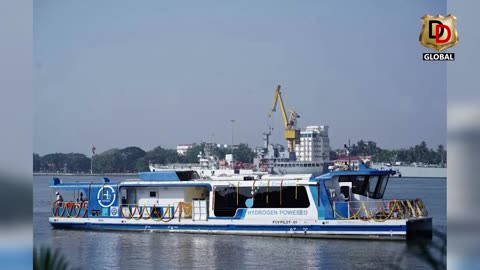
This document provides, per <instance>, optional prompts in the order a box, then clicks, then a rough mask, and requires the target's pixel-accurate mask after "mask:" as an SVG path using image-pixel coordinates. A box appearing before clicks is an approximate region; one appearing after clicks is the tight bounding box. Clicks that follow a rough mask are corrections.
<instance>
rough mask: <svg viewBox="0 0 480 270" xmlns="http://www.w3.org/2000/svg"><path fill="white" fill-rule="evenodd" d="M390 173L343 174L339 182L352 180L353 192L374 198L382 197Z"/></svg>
mask: <svg viewBox="0 0 480 270" xmlns="http://www.w3.org/2000/svg"><path fill="white" fill-rule="evenodd" d="M388 179H389V175H342V176H340V178H339V182H351V183H352V193H355V194H359V195H363V196H366V197H369V198H372V199H381V198H383V194H384V193H385V188H386V187H387V183H388Z"/></svg>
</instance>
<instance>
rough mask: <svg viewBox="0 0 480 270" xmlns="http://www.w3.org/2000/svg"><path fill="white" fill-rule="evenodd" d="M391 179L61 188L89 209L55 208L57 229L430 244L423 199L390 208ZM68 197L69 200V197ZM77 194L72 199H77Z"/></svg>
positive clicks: (149, 175)
mask: <svg viewBox="0 0 480 270" xmlns="http://www.w3.org/2000/svg"><path fill="white" fill-rule="evenodd" d="M392 173H394V172H392V171H380V170H375V169H370V168H367V167H365V166H361V167H360V168H359V170H358V171H332V172H329V173H327V174H324V175H322V176H318V177H313V176H312V175H263V176H262V177H261V179H244V180H235V181H232V180H215V181H212V180H208V179H202V178H201V177H200V176H199V175H198V173H197V172H196V171H188V170H184V171H174V170H170V171H167V170H165V171H159V172H145V173H139V179H129V180H123V181H119V182H116V183H113V182H110V181H109V179H107V178H103V179H102V181H101V182H98V183H62V182H61V181H60V179H58V178H54V179H52V181H51V184H50V187H51V188H52V189H53V190H54V191H56V192H60V193H61V194H67V193H68V194H80V193H83V194H85V195H86V199H87V200H86V201H83V200H80V201H76V200H75V198H71V200H68V201H61V202H60V201H57V202H53V203H52V215H51V217H49V222H50V223H51V225H52V226H53V227H54V228H69V229H98V230H134V231H151V232H183V233H206V234H240V235H264V236H285V237H307V238H319V237H327V238H367V239H406V238H410V237H416V236H418V235H427V236H429V237H431V232H432V218H431V217H429V216H428V212H427V210H426V208H425V205H424V204H423V202H422V201H421V200H420V199H390V200H385V199H384V198H383V194H384V192H385V189H386V187H387V184H388V179H389V177H390V175H391V174H392ZM66 191H69V192H66ZM71 191H73V192H71Z"/></svg>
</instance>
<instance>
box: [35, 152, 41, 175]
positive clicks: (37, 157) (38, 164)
mask: <svg viewBox="0 0 480 270" xmlns="http://www.w3.org/2000/svg"><path fill="white" fill-rule="evenodd" d="M41 164H42V159H41V158H40V155H38V154H37V153H34V154H33V171H34V172H39V171H40V165H41Z"/></svg>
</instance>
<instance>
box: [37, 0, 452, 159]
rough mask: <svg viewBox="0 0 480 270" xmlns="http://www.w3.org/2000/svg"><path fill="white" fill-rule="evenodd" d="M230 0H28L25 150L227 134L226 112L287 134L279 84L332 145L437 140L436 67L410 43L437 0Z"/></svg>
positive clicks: (225, 139) (303, 122)
mask: <svg viewBox="0 0 480 270" xmlns="http://www.w3.org/2000/svg"><path fill="white" fill-rule="evenodd" d="M226 2H227V1H188V2H182V3H179V2H178V1H141V2H140V1H98V0H97V1H45V0H42V1H35V6H34V64H35V67H34V91H35V96H34V122H35V126H34V151H35V152H37V153H40V154H41V155H43V154H46V153H51V152H80V153H85V154H88V153H89V152H90V148H91V145H92V144H95V146H96V147H97V151H98V152H102V151H105V150H107V149H110V148H114V147H115V148H122V147H126V146H131V145H135V146H139V147H142V148H143V149H144V150H150V149H152V148H153V147H155V146H158V145H161V146H164V147H171V148H173V147H175V145H176V144H180V143H190V142H194V141H195V142H199V141H201V140H202V141H210V140H211V139H212V137H213V139H214V140H215V141H217V142H222V143H230V142H231V124H230V121H229V120H230V119H235V120H236V122H235V132H234V136H235V143H238V142H246V143H248V144H249V145H251V146H256V145H260V144H261V143H262V134H261V133H262V132H263V131H266V130H267V128H268V125H269V124H271V125H272V126H273V128H274V131H273V133H274V135H273V136H272V140H273V141H274V142H278V143H283V144H285V143H286V142H285V141H284V139H283V138H282V130H283V127H282V120H281V116H280V114H279V111H277V112H276V113H275V114H274V115H273V116H272V118H271V119H269V118H268V117H267V113H268V111H269V110H270V108H271V105H272V98H273V93H274V88H275V86H276V85H277V84H281V85H282V88H283V95H284V101H285V102H286V105H287V106H288V107H291V108H294V109H295V110H296V111H297V113H298V114H299V115H300V116H301V118H300V119H299V122H298V123H299V126H300V127H304V126H307V125H328V126H330V138H331V146H332V147H333V148H336V147H339V146H341V145H343V143H345V142H346V141H347V140H348V139H349V138H350V139H351V140H352V142H356V141H357V140H359V139H366V140H373V141H376V142H378V143H379V145H380V146H381V147H385V148H399V147H409V146H411V145H414V144H416V143H419V142H420V141H422V140H425V141H427V144H428V145H429V146H431V147H436V145H438V144H445V143H446V79H445V78H446V65H445V63H441V62H424V61H422V59H421V58H422V57H421V56H422V53H424V52H433V51H431V50H429V49H427V48H424V47H423V46H421V45H420V44H419V42H418V36H419V33H420V29H421V21H420V18H421V17H422V16H423V15H424V14H425V13H430V14H435V15H436V14H445V10H446V4H445V1H413V0H412V1H380V0H375V1H373V0H372V1H368V0H364V1H301V3H300V1H298V2H294V1H236V3H230V2H233V1H228V2H229V3H226ZM260 2H261V3H260ZM140 3H141V4H140Z"/></svg>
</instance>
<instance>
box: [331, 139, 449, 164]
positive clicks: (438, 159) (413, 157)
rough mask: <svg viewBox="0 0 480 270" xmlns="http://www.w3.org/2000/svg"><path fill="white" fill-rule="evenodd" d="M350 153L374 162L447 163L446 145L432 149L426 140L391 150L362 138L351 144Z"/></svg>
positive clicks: (334, 155) (334, 156)
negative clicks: (368, 157) (367, 157)
mask: <svg viewBox="0 0 480 270" xmlns="http://www.w3.org/2000/svg"><path fill="white" fill-rule="evenodd" d="M337 152H338V151H337ZM337 152H334V153H332V154H333V158H332V159H335V158H336V154H337ZM350 155H352V156H371V157H372V162H389V163H393V162H403V163H406V164H411V163H414V162H416V163H419V162H421V163H423V164H435V165H445V164H446V163H447V151H446V150H445V147H444V146H443V145H442V144H440V145H438V146H437V148H436V149H435V150H434V149H430V148H429V147H428V146H427V143H426V142H425V141H422V142H421V143H420V144H417V145H415V146H412V147H410V148H408V149H406V148H404V149H398V150H389V149H382V148H380V147H378V146H377V143H376V142H373V141H367V142H366V141H364V140H360V141H358V142H357V143H356V144H353V145H350ZM331 157H332V156H331Z"/></svg>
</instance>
